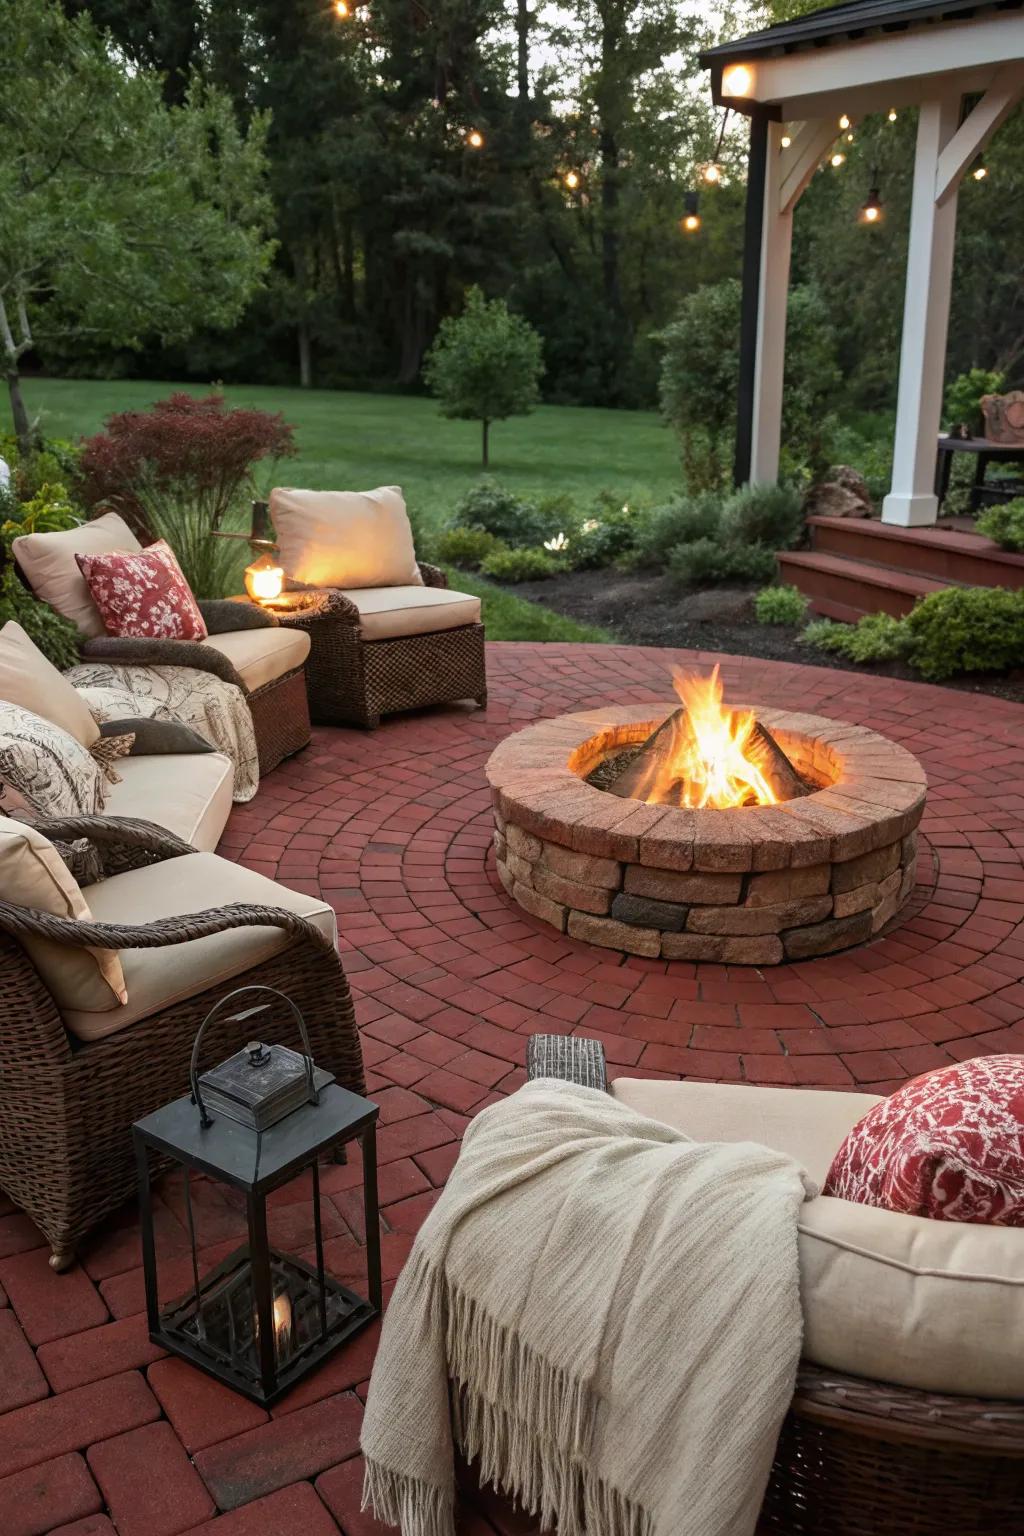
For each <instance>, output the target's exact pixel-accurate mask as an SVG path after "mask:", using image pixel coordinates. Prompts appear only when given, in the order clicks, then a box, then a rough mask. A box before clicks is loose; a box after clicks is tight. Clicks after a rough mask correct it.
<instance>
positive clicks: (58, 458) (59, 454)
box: [0, 433, 80, 502]
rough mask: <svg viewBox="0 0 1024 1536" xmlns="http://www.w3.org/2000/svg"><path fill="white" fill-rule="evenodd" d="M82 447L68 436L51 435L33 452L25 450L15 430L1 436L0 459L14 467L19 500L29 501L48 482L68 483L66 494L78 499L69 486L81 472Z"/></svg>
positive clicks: (13, 483) (49, 483)
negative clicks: (22, 448) (21, 447)
mask: <svg viewBox="0 0 1024 1536" xmlns="http://www.w3.org/2000/svg"><path fill="white" fill-rule="evenodd" d="M79 456H80V455H79V449H78V447H77V445H76V444H75V443H73V442H71V441H70V439H68V438H63V437H51V438H47V439H45V441H40V442H39V444H38V445H37V447H36V448H35V449H34V450H33V452H32V453H29V454H22V452H21V451H20V449H19V448H18V443H17V439H16V438H15V436H14V434H13V433H9V434H6V435H2V436H0V459H3V460H5V462H6V463H7V465H8V466H9V468H10V471H11V484H12V486H13V489H14V494H15V495H16V497H17V498H18V500H19V501H30V500H32V498H33V497H35V496H37V495H38V494H39V492H40V491H41V490H42V488H43V486H45V485H61V486H63V487H65V495H66V496H67V497H68V499H69V500H70V501H72V502H75V501H76V497H75V496H74V494H73V493H70V492H68V491H67V487H69V486H73V485H74V484H75V482H76V479H77V475H78V460H79Z"/></svg>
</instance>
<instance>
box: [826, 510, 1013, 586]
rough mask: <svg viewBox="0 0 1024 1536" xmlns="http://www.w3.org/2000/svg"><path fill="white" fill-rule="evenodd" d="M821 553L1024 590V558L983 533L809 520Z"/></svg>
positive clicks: (860, 521)
mask: <svg viewBox="0 0 1024 1536" xmlns="http://www.w3.org/2000/svg"><path fill="white" fill-rule="evenodd" d="M807 526H808V527H809V528H810V529H811V543H812V546H813V549H814V552H815V554H831V555H843V556H846V557H847V558H849V559H851V560H863V561H866V562H869V563H872V564H876V565H884V566H887V567H889V568H890V569H894V570H899V571H909V572H914V573H916V574H917V575H919V576H930V577H932V578H933V579H934V580H936V581H943V582H956V583H957V584H958V585H966V586H971V587H1011V588H1014V589H1020V588H1022V587H1024V554H1012V553H1011V552H1010V551H1009V550H1006V549H1000V548H999V546H998V544H993V542H992V540H991V539H986V538H984V537H983V536H982V535H981V534H980V533H973V532H969V531H964V530H962V529H954V528H948V527H944V526H943V525H942V524H941V523H940V524H938V525H937V526H935V527H932V528H897V527H894V526H892V525H891V524H888V523H881V522H878V521H876V520H875V519H873V518H836V517H809V518H808V519H807Z"/></svg>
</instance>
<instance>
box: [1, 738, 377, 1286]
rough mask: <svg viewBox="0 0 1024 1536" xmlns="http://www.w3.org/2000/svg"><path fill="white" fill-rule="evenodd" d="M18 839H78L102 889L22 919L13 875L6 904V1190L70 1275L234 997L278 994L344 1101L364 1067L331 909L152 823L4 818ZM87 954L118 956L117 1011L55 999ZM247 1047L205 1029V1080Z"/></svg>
mask: <svg viewBox="0 0 1024 1536" xmlns="http://www.w3.org/2000/svg"><path fill="white" fill-rule="evenodd" d="M181 761H182V759H180V758H179V759H178V762H179V763H180V762H181ZM25 835H30V836H31V837H32V838H33V839H34V848H35V850H36V852H37V853H38V851H39V845H40V838H41V839H42V840H43V841H45V842H49V841H50V840H52V839H58V840H63V841H69V840H75V839H80V838H87V839H88V840H89V841H90V842H91V843H92V844H93V845H94V846H95V847H96V848H97V849H98V850H99V852H100V856H101V860H102V873H103V878H102V879H101V880H99V881H98V882H95V883H92V884H88V885H87V886H86V887H85V890H84V892H83V896H84V898H85V900H86V901H87V903H88V912H87V915H86V916H85V917H68V916H63V915H55V914H54V912H53V911H52V910H51V911H46V912H44V911H41V910H39V908H38V907H32V906H28V905H26V904H24V902H23V901H20V900H19V899H18V888H17V881H16V880H12V878H11V876H10V873H9V872H10V869H11V868H12V867H13V866H12V865H11V864H10V863H9V862H8V863H7V864H6V865H4V868H5V869H7V870H8V875H7V877H6V878H5V880H4V883H3V887H2V888H3V896H4V899H3V900H0V964H2V967H3V976H4V988H3V996H2V1000H0V1082H2V1085H3V1092H2V1094H0V1187H2V1188H3V1189H4V1190H5V1191H6V1193H7V1194H8V1195H9V1196H10V1197H11V1199H12V1200H13V1201H14V1202H15V1203H16V1204H17V1205H19V1206H20V1207H21V1208H22V1209H23V1210H24V1211H26V1212H27V1213H28V1215H29V1216H30V1217H31V1218H32V1220H33V1221H34V1222H35V1223H36V1225H37V1226H38V1227H39V1229H40V1230H41V1231H42V1232H43V1234H44V1235H45V1237H46V1238H47V1240H48V1241H49V1243H50V1245H51V1248H52V1257H51V1260H50V1262H51V1264H52V1265H53V1267H54V1268H55V1269H65V1268H67V1267H68V1266H69V1265H70V1264H71V1263H72V1262H73V1260H74V1256H75V1250H76V1247H77V1245H78V1244H79V1242H80V1241H81V1240H82V1238H84V1237H85V1235H86V1234H87V1233H88V1232H89V1231H90V1230H91V1228H93V1227H94V1226H95V1225H96V1223H97V1222H99V1221H100V1220H101V1218H102V1217H103V1216H105V1215H106V1214H107V1213H108V1212H110V1211H112V1210H114V1209H115V1208H116V1207H117V1206H118V1205H120V1204H121V1203H122V1202H123V1201H124V1200H125V1199H126V1198H127V1197H128V1196H129V1195H130V1194H131V1193H132V1192H133V1190H134V1188H135V1177H136V1173H135V1161H134V1154H133V1150H132V1143H131V1135H130V1127H131V1125H132V1122H133V1121H134V1120H137V1119H138V1118H139V1117H140V1116H142V1115H145V1114H148V1113H149V1112H150V1111H151V1110H153V1109H155V1108H157V1107H159V1106H160V1105H161V1104H163V1103H165V1102H167V1101H168V1100H170V1099H173V1098H175V1097H177V1096H179V1095H180V1094H181V1093H182V1092H183V1091H184V1090H185V1088H186V1086H187V1083H188V1063H189V1055H190V1052H191V1049H192V1041H193V1039H194V1036H195V1033H196V1031H197V1030H198V1028H199V1025H200V1023H201V1022H202V1020H203V1018H204V1017H205V1015H206V1013H207V1012H208V1011H209V1009H210V1008H211V1007H212V1005H213V1004H214V1002H216V1001H217V1000H218V999H219V998H221V997H223V996H224V994H225V992H226V991H227V990H229V989H230V988H232V987H235V986H240V985H245V984H246V983H247V982H254V981H259V982H261V983H264V984H266V985H268V986H271V987H276V988H278V989H279V990H281V991H282V992H284V993H285V994H287V996H288V997H290V998H291V999H292V1000H293V1001H294V1002H295V1004H296V1005H297V1006H298V1008H299V1010H300V1012H301V1013H302V1015H303V1018H304V1019H305V1022H306V1025H307V1028H308V1030H309V1035H310V1041H311V1046H312V1051H313V1054H314V1057H315V1058H316V1060H317V1062H318V1063H319V1064H320V1065H321V1066H323V1067H325V1068H327V1069H328V1070H329V1071H331V1072H333V1073H334V1074H335V1075H336V1077H337V1080H338V1081H339V1082H340V1083H342V1084H343V1085H344V1086H346V1087H348V1088H352V1089H354V1090H356V1091H358V1092H361V1091H362V1090H363V1088H364V1077H363V1066H362V1056H361V1052H360V1045H359V1035H358V1031H357V1029H356V1024H355V1017H354V1012H353V1007H352V1000H351V996H350V993H349V988H348V983H347V981H346V979H345V974H344V971H343V969H342V965H341V961H340V959H339V957H338V952H337V928H336V920H335V916H334V913H333V911H332V910H331V908H330V907H329V906H327V905H326V903H324V902H322V901H320V900H318V899H316V898H314V897H311V896H307V895H302V894H301V893H298V892H294V891H289V890H287V889H286V888H285V887H283V886H280V885H277V884H275V883H274V882H273V881H270V880H267V879H266V878H265V877H263V876H262V875H258V874H255V873H254V872H252V871H250V870H247V869H244V868H243V867H242V866H240V865H237V864H233V863H230V862H229V861H227V860H224V859H220V858H218V857H217V856H216V855H215V854H212V853H205V852H197V851H196V850H195V849H193V848H192V847H191V846H190V845H189V844H188V843H186V842H184V841H183V840H182V839H180V838H178V837H175V836H173V835H172V834H170V833H168V832H167V831H166V830H164V829H163V828H161V827H157V826H155V825H154V824H152V823H147V822H143V821H137V820H130V819H119V818H116V817H110V816H101V817H75V818H70V819H69V818H63V819H50V820H47V821H43V822H40V823H38V824H36V825H35V826H34V827H31V828H24V827H22V826H21V825H20V824H18V823H14V822H10V821H6V822H5V821H4V820H3V818H0V843H2V842H4V841H6V843H7V844H15V843H17V841H18V838H19V836H25ZM42 852H43V854H44V855H45V853H46V849H45V848H43V849H42ZM2 857H3V849H2V847H0V858H2ZM36 863H37V864H38V858H37V859H36ZM83 950H89V951H91V952H96V951H100V952H104V953H107V952H113V953H116V955H117V957H118V960H119V963H120V965H121V968H122V971H123V980H124V994H125V1000H124V1002H122V1003H120V1004H117V1005H115V1006H109V1005H108V1006H107V1007H105V1008H102V1009H99V1010H97V1009H96V1008H95V1007H92V1006H87V1007H76V1006H74V1005H73V1002H74V1000H71V1001H72V1005H71V1006H69V1000H68V999H67V997H65V998H63V999H62V1002H61V1004H58V1002H57V1000H56V998H55V996H54V991H53V990H52V988H53V986H54V983H55V981H59V982H60V983H61V985H63V986H64V987H65V989H66V987H67V985H68V983H67V979H66V972H67V969H68V967H69V963H70V958H71V957H72V956H73V955H79V956H80V955H81V954H82V951H83ZM47 978H48V979H47ZM250 1031H251V1023H250V1024H249V1025H248V1026H247V1025H246V1023H245V1022H244V1021H241V1022H240V1021H237V1020H236V1021H232V1020H231V1019H230V1018H227V1017H222V1018H220V1019H219V1020H217V1021H215V1022H214V1024H213V1025H211V1027H210V1029H209V1030H208V1032H207V1035H206V1037H205V1038H204V1042H203V1054H204V1062H203V1064H204V1065H206V1064H209V1063H212V1062H215V1061H218V1060H221V1059H223V1058H224V1057H225V1056H227V1055H229V1054H231V1053H232V1052H234V1051H236V1050H239V1049H240V1048H241V1047H242V1046H243V1045H244V1044H245V1041H246V1039H247V1038H248V1035H249V1033H250ZM273 1038H275V1039H279V1040H282V1041H283V1042H284V1043H286V1044H289V1045H293V1046H295V1047H296V1048H301V1041H300V1039H299V1038H298V1034H297V1030H296V1027H295V1025H294V1023H293V1022H292V1020H291V1017H290V1015H286V1014H284V1013H282V1016H281V1017H280V1018H279V1019H277V1020H276V1021H275V1024H274V1036H273Z"/></svg>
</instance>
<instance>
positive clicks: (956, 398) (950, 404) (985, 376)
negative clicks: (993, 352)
mask: <svg viewBox="0 0 1024 1536" xmlns="http://www.w3.org/2000/svg"><path fill="white" fill-rule="evenodd" d="M1005 383H1006V375H1005V374H1003V373H993V372H990V371H989V370H988V369H986V368H971V369H970V370H969V372H967V373H961V374H958V375H957V377H956V378H955V379H954V380H953V382H952V383H951V384H950V385H949V386H948V388H947V389H946V425H947V426H948V427H951V428H952V427H958V426H960V425H961V423H962V424H963V425H964V426H965V427H967V428H969V430H970V431H971V432H973V433H974V434H975V436H978V435H979V434H980V433H981V432H982V431H983V430H984V425H985V418H984V415H983V413H982V409H981V400H982V396H983V395H998V394H999V391H1000V390H1001V389H1002V387H1003V385H1004V384H1005Z"/></svg>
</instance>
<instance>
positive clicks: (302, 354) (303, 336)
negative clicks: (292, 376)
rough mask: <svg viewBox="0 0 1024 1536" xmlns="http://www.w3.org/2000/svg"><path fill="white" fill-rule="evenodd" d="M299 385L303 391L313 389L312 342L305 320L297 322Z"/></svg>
mask: <svg viewBox="0 0 1024 1536" xmlns="http://www.w3.org/2000/svg"><path fill="white" fill-rule="evenodd" d="M299 383H300V385H301V386H302V388H303V389H312V387H313V342H312V339H311V337H310V334H309V326H308V325H307V324H306V322H305V320H300V321H299Z"/></svg>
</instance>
